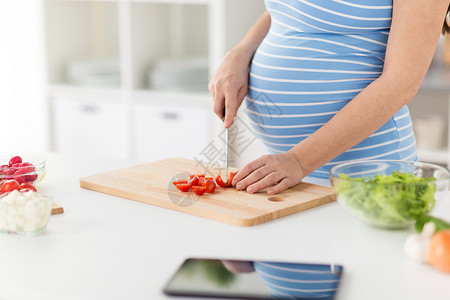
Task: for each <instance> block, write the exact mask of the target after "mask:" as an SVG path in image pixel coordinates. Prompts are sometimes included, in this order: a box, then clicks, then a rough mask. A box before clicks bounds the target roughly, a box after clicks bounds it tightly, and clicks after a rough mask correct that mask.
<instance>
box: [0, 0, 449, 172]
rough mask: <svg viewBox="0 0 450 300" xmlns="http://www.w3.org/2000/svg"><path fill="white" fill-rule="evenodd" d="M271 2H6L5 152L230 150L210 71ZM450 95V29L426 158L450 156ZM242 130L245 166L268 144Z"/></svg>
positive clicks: (439, 54) (424, 133)
mask: <svg viewBox="0 0 450 300" xmlns="http://www.w3.org/2000/svg"><path fill="white" fill-rule="evenodd" d="M263 11H264V4H263V0H135V1H133V0H103V1H90V0H71V1H70V0H14V1H13V0H9V1H1V3H0V36H1V37H2V41H3V43H2V45H1V46H0V66H1V67H0V89H1V91H2V94H1V96H0V99H1V100H0V101H1V103H2V110H1V111H2V114H1V120H2V124H3V126H2V127H1V129H0V141H1V142H0V145H1V146H0V150H1V151H0V152H1V153H2V154H13V153H14V154H21V153H36V152H44V151H57V152H66V153H75V154H82V155H89V156H97V157H103V158H105V157H106V158H115V159H123V160H135V161H140V162H145V161H152V160H158V159H162V158H166V157H175V156H176V157H186V158H191V159H195V158H197V159H201V160H205V157H206V155H210V156H211V155H212V154H213V151H220V149H221V148H222V147H223V141H222V136H223V127H222V123H221V121H220V120H218V118H217V117H216V116H215V115H214V114H213V113H212V101H211V97H210V96H209V94H208V91H207V83H208V79H209V78H210V76H211V75H212V73H213V72H214V70H215V68H216V67H217V66H218V64H219V63H220V61H221V58H222V57H223V56H224V54H225V53H226V51H227V50H228V49H230V48H231V47H232V46H233V45H235V44H236V43H237V41H239V40H240V39H241V38H242V36H243V35H244V34H245V33H246V31H247V30H248V29H249V27H250V26H251V25H252V24H253V23H254V22H255V20H256V19H257V18H258V17H259V16H260V15H261V14H262V13H263ZM411 63H413V62H411ZM449 102H450V38H447V39H445V38H444V37H442V38H441V40H440V43H439V47H438V49H437V51H436V54H435V58H434V60H433V63H432V66H431V68H430V71H429V73H428V75H427V77H426V79H425V81H424V83H423V85H422V87H421V89H420V91H419V93H418V95H417V97H416V98H415V99H414V100H413V101H412V103H411V105H410V109H411V114H412V116H413V120H414V126H415V133H416V136H417V144H418V150H419V158H420V160H422V161H429V162H434V163H438V164H442V165H447V164H448V163H449V161H450V151H449V150H448V149H449V147H448V145H449V139H448V136H449V130H448V128H449V118H448V115H449V110H450V106H449ZM239 117H240V118H241V119H242V120H245V119H246V117H245V115H244V114H243V113H242V112H241V113H240V115H239ZM242 128H243V129H245V127H242ZM242 134H243V136H241V138H240V139H239V140H235V141H234V149H235V150H236V152H235V155H234V163H233V164H234V165H235V166H237V167H239V166H241V165H242V164H244V163H245V162H247V161H249V160H251V159H254V158H255V157H257V156H258V155H260V154H262V153H264V149H263V147H262V144H261V143H260V142H259V141H257V140H255V139H254V136H253V135H252V133H251V131H249V130H247V131H246V132H244V133H242ZM202 156H205V157H202ZM206 158H207V157H206Z"/></svg>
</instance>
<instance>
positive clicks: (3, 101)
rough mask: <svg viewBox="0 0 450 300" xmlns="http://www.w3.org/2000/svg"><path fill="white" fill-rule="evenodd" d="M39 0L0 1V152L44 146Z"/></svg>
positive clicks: (41, 31) (42, 62)
mask: <svg viewBox="0 0 450 300" xmlns="http://www.w3.org/2000/svg"><path fill="white" fill-rule="evenodd" d="M41 5H42V4H41V1H37V0H9V1H5V0H2V1H0V155H9V154H20V153H22V154H23V153H38V152H42V151H44V150H47V145H48V140H49V137H48V134H47V130H46V129H47V125H46V124H47V120H48V117H47V109H46V107H47V106H46V105H45V90H44V86H45V85H44V84H45V81H46V80H45V61H44V45H43V42H44V36H43V32H44V31H43V15H42V12H43V9H42V6H41Z"/></svg>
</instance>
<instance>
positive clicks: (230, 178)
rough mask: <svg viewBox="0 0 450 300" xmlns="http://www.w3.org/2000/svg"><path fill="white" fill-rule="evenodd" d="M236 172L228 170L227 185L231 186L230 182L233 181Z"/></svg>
mask: <svg viewBox="0 0 450 300" xmlns="http://www.w3.org/2000/svg"><path fill="white" fill-rule="evenodd" d="M236 173H237V172H230V176H229V177H228V182H227V186H233V185H232V184H231V182H232V181H233V178H234V175H236Z"/></svg>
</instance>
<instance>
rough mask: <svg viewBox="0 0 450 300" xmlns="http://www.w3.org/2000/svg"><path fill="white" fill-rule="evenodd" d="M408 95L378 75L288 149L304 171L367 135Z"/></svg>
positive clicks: (398, 106)
mask: <svg viewBox="0 0 450 300" xmlns="http://www.w3.org/2000/svg"><path fill="white" fill-rule="evenodd" d="M410 99H411V96H410V95H409V94H400V93H399V91H398V90H397V89H396V86H395V84H393V83H392V81H390V80H389V79H388V78H384V77H380V78H379V79H377V80H375V81H374V82H372V83H371V84H370V85H369V86H367V87H366V88H365V89H364V90H363V91H361V93H360V94H359V95H358V96H356V97H355V98H354V99H353V100H352V101H350V102H349V103H348V104H347V105H346V106H345V107H344V108H343V109H341V110H340V111H339V112H338V113H337V114H336V115H335V116H334V117H333V118H331V119H330V121H328V122H327V123H326V124H325V125H323V126H322V127H321V128H320V129H319V130H317V131H316V132H315V133H314V134H312V135H311V136H309V137H308V138H306V139H305V140H303V141H302V142H301V143H299V144H298V145H296V146H295V147H293V148H292V149H291V150H290V151H289V152H291V153H292V154H294V155H295V157H296V158H297V159H298V161H299V162H300V164H301V166H302V169H303V170H302V171H303V173H304V175H307V174H309V173H311V172H312V171H314V170H315V169H317V168H319V167H321V166H322V165H324V164H325V163H327V162H328V161H330V160H332V159H334V158H335V157H336V156H338V155H339V154H341V153H343V152H345V151H346V150H348V149H350V148H351V147H353V146H355V145H357V144H358V143H360V142H361V141H363V140H364V139H366V138H367V137H369V136H370V135H371V134H372V133H374V132H375V131H376V130H377V129H378V128H380V127H381V126H382V125H383V124H385V123H386V122H387V121H388V120H389V119H390V118H392V117H393V116H394V115H395V113H396V112H397V111H398V110H400V109H401V108H402V107H403V106H404V105H405V104H406V103H407V102H409V101H410Z"/></svg>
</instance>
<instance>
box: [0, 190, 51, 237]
mask: <svg viewBox="0 0 450 300" xmlns="http://www.w3.org/2000/svg"><path fill="white" fill-rule="evenodd" d="M51 210H52V201H51V200H50V199H49V198H48V197H46V196H43V195H40V194H39V193H36V192H33V191H29V192H19V191H17V190H14V191H12V192H10V193H8V194H6V195H5V196H3V197H1V198H0V231H8V232H25V233H31V232H37V231H40V230H42V229H44V228H45V227H46V226H47V223H48V220H49V218H50V214H51Z"/></svg>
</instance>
